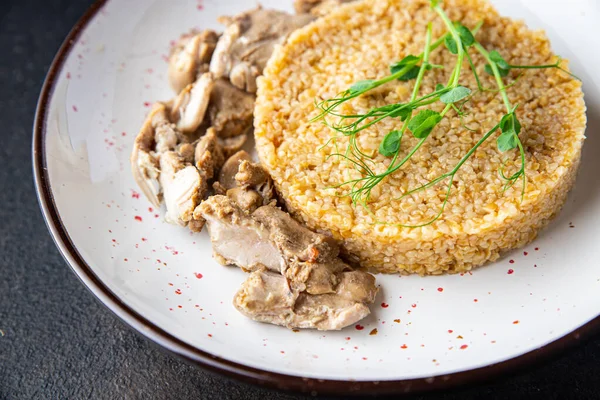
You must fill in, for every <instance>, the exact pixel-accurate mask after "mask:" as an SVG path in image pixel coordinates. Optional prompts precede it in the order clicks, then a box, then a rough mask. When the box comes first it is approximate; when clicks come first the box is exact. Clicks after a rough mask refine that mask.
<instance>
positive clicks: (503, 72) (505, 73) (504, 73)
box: [485, 64, 510, 78]
mask: <svg viewBox="0 0 600 400" xmlns="http://www.w3.org/2000/svg"><path fill="white" fill-rule="evenodd" d="M485 72H487V73H488V74H490V75H492V76H494V70H493V69H492V66H491V65H490V64H487V65H486V66H485ZM498 72H499V73H500V76H501V77H503V78H505V77H507V76H508V74H509V73H510V70H508V69H502V68H500V67H498Z"/></svg>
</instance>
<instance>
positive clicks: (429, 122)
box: [408, 110, 443, 139]
mask: <svg viewBox="0 0 600 400" xmlns="http://www.w3.org/2000/svg"><path fill="white" fill-rule="evenodd" d="M442 119H443V117H442V115H441V114H440V113H439V112H437V111H433V110H423V111H421V112H419V113H418V114H417V115H416V116H415V117H414V118H413V119H412V120H411V121H410V122H409V123H408V129H410V131H411V132H412V133H413V135H414V137H416V138H418V139H424V138H426V137H427V136H429V134H430V133H431V131H433V128H435V127H436V125H437V124H439V123H440V121H441V120H442Z"/></svg>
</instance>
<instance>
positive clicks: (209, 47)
mask: <svg viewBox="0 0 600 400" xmlns="http://www.w3.org/2000/svg"><path fill="white" fill-rule="evenodd" d="M218 40H219V35H217V33H216V32H214V31H211V30H205V31H202V32H198V31H192V32H191V33H189V34H186V35H183V36H182V37H181V39H180V40H179V42H178V43H177V44H176V45H175V47H174V48H173V51H172V52H171V56H170V57H169V82H170V83H171V87H172V88H173V90H174V91H175V92H176V93H180V92H181V91H182V90H183V89H184V88H185V87H186V86H188V85H191V84H192V83H194V81H195V80H196V78H197V77H198V75H199V74H200V73H202V72H208V69H209V64H210V60H211V58H212V54H213V52H214V50H215V46H216V45H217V41H218Z"/></svg>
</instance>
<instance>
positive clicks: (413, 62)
mask: <svg viewBox="0 0 600 400" xmlns="http://www.w3.org/2000/svg"><path fill="white" fill-rule="evenodd" d="M419 61H421V59H420V58H419V57H416V56H413V55H408V56H406V57H404V58H403V59H402V60H400V61H398V62H396V63H394V64H392V65H391V66H390V71H391V73H392V75H394V74H397V73H398V72H400V71H401V70H403V69H405V68H406V67H412V68H411V69H410V70H409V71H408V72H406V73H404V75H402V76H400V77H399V78H398V79H399V80H401V81H405V82H406V81H410V80H412V79H415V78H416V77H417V76H418V75H419V69H420V68H419V67H418V66H417V64H418V63H419Z"/></svg>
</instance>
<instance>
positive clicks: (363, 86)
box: [348, 79, 375, 94]
mask: <svg viewBox="0 0 600 400" xmlns="http://www.w3.org/2000/svg"><path fill="white" fill-rule="evenodd" d="M374 87H375V81H374V80H370V79H367V80H364V81H358V82H356V83H355V84H353V85H352V86H350V89H348V91H349V92H350V94H357V93H362V92H366V91H367V90H371V89H373V88H374Z"/></svg>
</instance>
